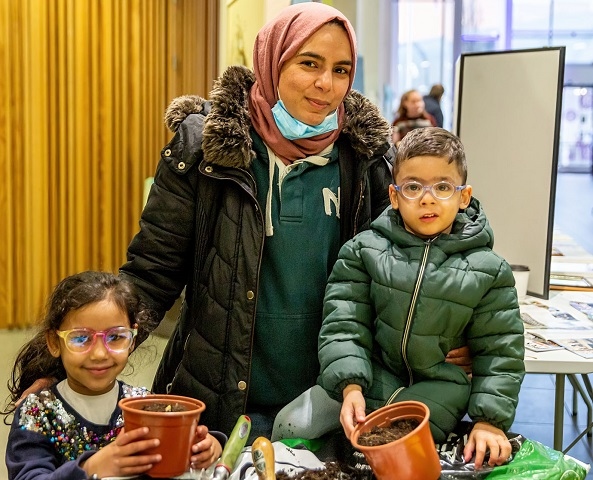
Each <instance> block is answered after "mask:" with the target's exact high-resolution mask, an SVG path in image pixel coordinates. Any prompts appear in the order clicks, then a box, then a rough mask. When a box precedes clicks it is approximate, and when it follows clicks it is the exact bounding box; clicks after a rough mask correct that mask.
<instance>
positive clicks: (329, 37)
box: [278, 24, 353, 125]
mask: <svg viewBox="0 0 593 480" xmlns="http://www.w3.org/2000/svg"><path fill="white" fill-rule="evenodd" d="M352 68H353V66H352V53H351V51H350V40H349V38H348V34H347V33H346V31H345V30H344V29H343V28H342V27H341V26H339V25H334V24H329V25H324V26H323V27H321V28H320V29H319V30H317V32H315V33H314V34H313V35H312V36H311V37H310V38H309V40H307V41H306V42H305V43H304V44H303V46H302V47H301V48H300V50H299V51H298V53H297V54H296V55H295V56H294V57H292V58H291V59H290V60H288V61H287V62H286V63H284V65H283V66H282V70H281V71H280V79H279V83H278V93H279V95H280V98H281V99H282V102H283V103H284V106H285V107H286V110H288V112H289V113H290V114H291V115H292V116H293V117H294V118H296V119H297V120H300V121H301V122H304V123H306V124H308V125H319V124H320V123H321V122H322V121H323V119H324V118H325V117H326V116H327V115H328V114H330V113H332V112H333V111H334V110H335V109H336V108H338V105H340V103H341V102H342V100H343V98H344V96H345V95H346V92H347V91H348V87H349V85H350V72H351V71H352Z"/></svg>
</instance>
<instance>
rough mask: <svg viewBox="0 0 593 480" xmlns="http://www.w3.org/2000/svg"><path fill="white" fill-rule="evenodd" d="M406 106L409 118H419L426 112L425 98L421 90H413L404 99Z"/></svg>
mask: <svg viewBox="0 0 593 480" xmlns="http://www.w3.org/2000/svg"><path fill="white" fill-rule="evenodd" d="M404 108H405V109H406V112H407V114H408V117H409V118H417V117H419V116H420V115H422V112H424V99H423V98H422V95H420V93H419V92H412V93H410V94H409V95H408V98H406V99H405V100H404Z"/></svg>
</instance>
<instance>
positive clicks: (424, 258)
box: [385, 238, 434, 405]
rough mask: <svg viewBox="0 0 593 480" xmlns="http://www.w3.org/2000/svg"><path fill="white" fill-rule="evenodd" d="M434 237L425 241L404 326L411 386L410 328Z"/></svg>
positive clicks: (405, 359) (404, 349)
mask: <svg viewBox="0 0 593 480" xmlns="http://www.w3.org/2000/svg"><path fill="white" fill-rule="evenodd" d="M433 241H434V238H432V239H429V240H427V241H426V242H425V243H424V252H423V253H422V261H421V262H420V268H419V269H418V277H417V278H416V284H415V285H414V292H413V293H412V302H411V303H410V309H409V310H408V317H407V319H406V326H405V328H404V334H403V336H402V344H401V350H400V352H401V355H402V360H403V362H404V364H405V366H406V369H407V370H408V378H409V382H408V387H411V386H412V385H413V384H414V374H413V373H412V368H411V367H410V363H409V362H408V353H407V350H408V340H409V339H410V330H411V329H412V320H413V319H414V311H415V310H416V302H417V301H418V294H419V292H420V285H422V280H423V278H424V272H425V271H426V263H427V259H428V252H429V250H430V246H431V244H432V242H433ZM404 388H406V387H400V388H398V389H396V390H395V391H394V392H393V393H392V394H391V396H390V397H389V398H388V399H387V402H385V405H389V404H391V403H393V401H394V400H395V397H397V395H398V394H399V392H401V391H402V390H403V389H404Z"/></svg>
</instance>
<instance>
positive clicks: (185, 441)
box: [119, 395, 206, 478]
mask: <svg viewBox="0 0 593 480" xmlns="http://www.w3.org/2000/svg"><path fill="white" fill-rule="evenodd" d="M155 403H157V404H158V403H164V404H167V405H175V404H177V405H180V406H182V407H184V408H185V410H184V411H181V412H155V411H148V410H144V408H145V407H146V406H147V405H152V404H155ZM119 406H120V408H121V409H122V413H123V418H124V427H125V429H126V431H128V432H129V431H131V430H134V429H136V428H140V427H148V428H149V429H150V431H149V432H148V436H147V437H146V438H158V439H159V440H160V441H161V443H160V445H159V446H158V447H156V448H151V449H148V450H145V451H143V452H142V454H153V453H159V454H161V457H162V460H161V461H160V462H158V463H156V464H155V465H154V466H153V467H152V468H151V469H150V470H149V471H148V472H146V473H147V474H148V475H150V476H151V477H156V478H168V477H176V476H179V475H181V474H183V473H185V472H186V471H188V470H189V466H190V465H189V464H190V457H191V446H192V445H193V443H194V439H195V435H196V426H197V425H198V422H199V420H200V414H201V413H202V412H203V411H204V410H205V409H206V405H205V404H204V402H202V401H200V400H196V399H194V398H190V397H183V396H179V395H148V396H146V397H129V398H122V399H121V400H120V401H119Z"/></svg>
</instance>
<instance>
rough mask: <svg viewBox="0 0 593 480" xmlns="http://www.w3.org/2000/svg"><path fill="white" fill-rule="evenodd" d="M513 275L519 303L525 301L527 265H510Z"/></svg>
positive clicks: (527, 275)
mask: <svg viewBox="0 0 593 480" xmlns="http://www.w3.org/2000/svg"><path fill="white" fill-rule="evenodd" d="M511 270H512V271H513V276H514V277H515V288H516V289H517V297H518V299H519V303H521V302H524V301H525V297H526V296H527V284H528V283H529V267H528V266H527V265H511Z"/></svg>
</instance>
